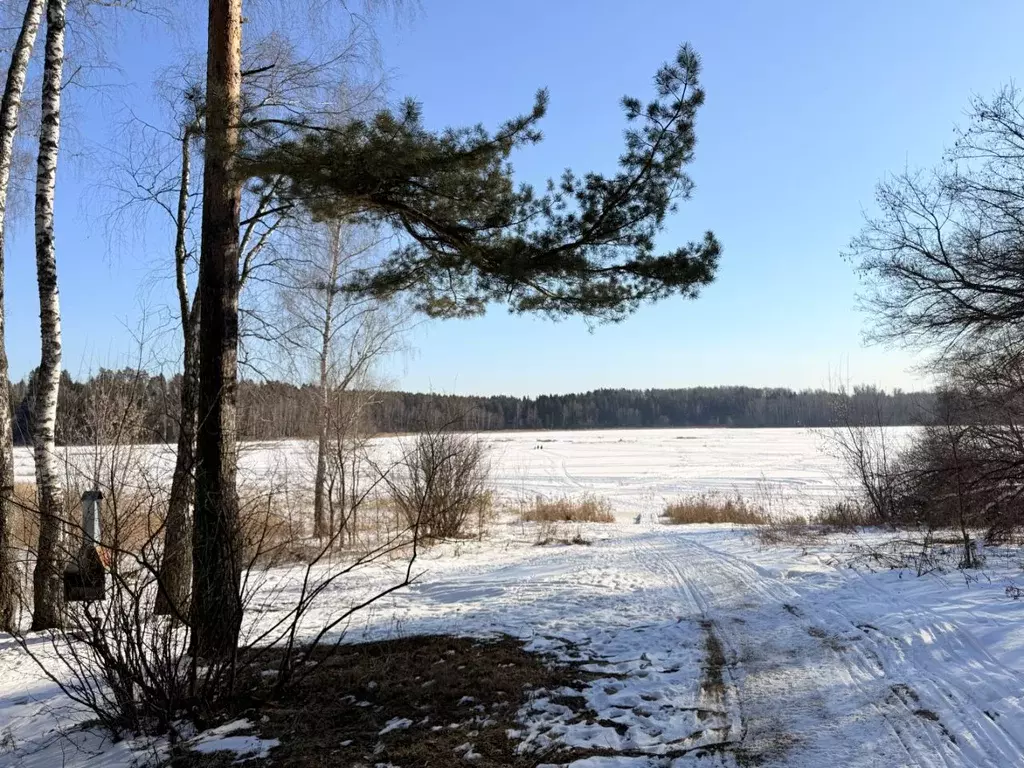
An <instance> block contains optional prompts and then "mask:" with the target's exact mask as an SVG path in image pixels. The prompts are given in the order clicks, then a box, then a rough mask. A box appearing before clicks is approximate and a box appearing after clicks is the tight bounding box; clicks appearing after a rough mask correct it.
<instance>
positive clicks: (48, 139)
mask: <svg viewBox="0 0 1024 768" xmlns="http://www.w3.org/2000/svg"><path fill="white" fill-rule="evenodd" d="M66 10H67V4H66V2H65V0H47V3H46V56H45V61H44V64H43V102H42V109H43V111H42V127H41V130H40V133H39V159H38V163H37V168H36V212H35V220H36V227H35V228H36V272H37V277H38V283H39V321H40V332H41V336H42V357H41V359H40V363H39V374H38V380H39V388H38V390H37V397H36V407H35V429H36V436H35V440H36V444H35V461H36V488H37V498H38V506H39V518H40V519H39V548H38V551H37V554H36V565H35V572H34V574H33V613H32V626H33V628H35V629H49V628H52V627H56V626H60V623H61V621H62V617H61V614H62V611H63V601H64V594H63V572H64V569H63V559H64V538H65V532H64V519H63V518H64V502H63V496H62V493H61V484H60V471H59V467H58V464H57V456H56V452H55V445H56V444H55V438H54V435H55V422H56V418H57V396H58V392H59V388H60V377H61V330H60V300H59V294H58V289H57V253H56V245H55V240H54V227H53V209H54V192H55V190H56V184H57V155H58V153H59V149H60V97H61V88H62V82H61V81H62V78H63V71H64V31H65V12H66Z"/></svg>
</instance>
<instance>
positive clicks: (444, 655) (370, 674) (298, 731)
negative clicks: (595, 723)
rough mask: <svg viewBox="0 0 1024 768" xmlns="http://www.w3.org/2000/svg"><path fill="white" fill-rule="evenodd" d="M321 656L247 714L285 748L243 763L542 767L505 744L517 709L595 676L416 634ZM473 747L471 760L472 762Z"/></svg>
mask: <svg viewBox="0 0 1024 768" xmlns="http://www.w3.org/2000/svg"><path fill="white" fill-rule="evenodd" d="M318 653H322V654H323V656H324V659H323V661H322V663H320V664H319V665H318V666H317V668H316V671H315V672H313V673H312V674H311V675H309V676H308V677H307V678H305V679H304V680H301V681H300V682H299V683H298V685H297V686H296V688H295V689H294V690H291V691H289V692H288V693H286V694H284V697H283V698H282V699H281V700H279V701H276V702H274V703H273V704H269V705H265V706H262V707H260V708H259V709H258V710H257V711H255V712H252V713H250V716H251V719H252V720H253V721H254V722H257V723H259V726H258V727H259V735H260V737H261V738H275V739H279V740H280V742H281V743H280V746H278V747H276V748H275V749H273V750H272V751H271V752H270V756H269V757H268V758H266V759H255V760H250V761H248V762H247V763H246V765H253V766H263V765H276V766H297V767H298V766H302V767H308V768H313V767H314V766H315V767H316V768H319V766H328V765H337V766H359V765H404V766H437V767H439V768H440V767H442V766H452V765H468V764H470V762H469V761H471V764H472V765H474V766H480V767H481V768H498V767H499V766H508V767H509V768H526V766H535V765H537V763H538V762H544V761H543V760H538V757H537V756H535V755H534V756H529V755H518V754H516V750H515V747H516V744H517V742H515V741H513V740H511V739H510V738H509V736H508V731H509V730H510V729H515V728H517V727H518V723H517V721H516V713H517V712H518V710H519V709H520V707H522V706H523V705H524V704H525V703H526V702H527V701H528V700H529V699H530V696H531V694H532V693H533V692H535V691H537V690H540V689H543V690H548V691H555V690H560V689H563V688H565V687H566V686H569V687H578V685H577V684H578V681H580V680H583V679H588V678H590V677H595V676H591V675H587V674H586V673H583V672H581V671H580V670H579V669H577V668H574V667H571V666H565V665H556V664H554V663H552V661H551V659H549V658H547V657H545V656H542V655H538V654H532V653H527V652H526V651H524V650H523V644H522V643H521V642H520V641H518V640H513V639H511V638H503V639H498V640H492V641H482V640H474V639H471V638H460V637H450V636H443V635H441V636H436V635H435V636H419V637H408V638H404V639H399V640H389V641H384V642H374V643H365V644H359V645H344V646H341V647H340V648H338V649H337V650H336V651H334V652H333V653H331V652H330V651H329V650H323V651H320V652H318ZM580 701H581V702H582V699H580ZM406 721H408V724H407V725H406V727H392V728H390V729H387V730H386V732H385V728H386V726H387V725H388V724H389V723H392V724H393V723H395V722H400V723H402V724H403V725H405V723H406ZM467 743H472V745H473V755H471V756H470V757H468V758H465V757H464V754H465V752H466V749H465V746H464V745H466V744H467ZM234 759H236V758H235V756H234V755H229V756H225V755H220V756H217V755H209V756H204V755H197V754H195V753H191V752H186V753H184V754H179V755H178V756H177V757H176V758H175V759H174V760H172V762H171V765H173V766H178V768H182V767H183V766H188V767H189V768H197V767H198V766H203V767H204V768H209V767H210V766H220V765H229V764H230V763H231V761H232V760H234Z"/></svg>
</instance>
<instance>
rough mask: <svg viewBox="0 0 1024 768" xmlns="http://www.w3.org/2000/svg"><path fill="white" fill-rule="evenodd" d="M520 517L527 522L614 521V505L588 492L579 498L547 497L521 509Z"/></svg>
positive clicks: (538, 498)
mask: <svg viewBox="0 0 1024 768" xmlns="http://www.w3.org/2000/svg"><path fill="white" fill-rule="evenodd" d="M519 519H520V520H523V521H524V522H527V523H614V522H615V515H613V514H612V505H611V504H610V503H609V502H608V501H607V500H606V499H599V498H598V497H597V496H594V495H592V494H587V495H585V496H581V497H580V498H578V499H571V498H561V499H545V498H543V497H542V496H538V497H537V498H536V499H534V501H533V504H531V505H530V506H528V507H526V508H525V509H522V510H520V512H519Z"/></svg>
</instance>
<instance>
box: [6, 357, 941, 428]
mask: <svg viewBox="0 0 1024 768" xmlns="http://www.w3.org/2000/svg"><path fill="white" fill-rule="evenodd" d="M34 387H35V383H34V380H33V378H31V377H30V378H29V379H28V380H25V381H22V382H19V383H17V384H14V385H13V388H12V403H13V409H14V432H15V441H16V442H17V443H19V444H22V445H24V444H29V443H31V440H32V410H31V403H32V398H33V391H34ZM179 387H180V377H179V376H173V377H169V378H168V377H165V376H162V375H155V376H151V375H149V374H147V373H145V372H139V371H134V370H130V369H129V370H121V371H110V370H101V371H100V372H99V373H98V374H97V375H95V376H93V377H91V378H89V379H87V380H85V381H75V380H73V379H72V378H71V377H70V376H69V375H68V374H67V373H66V372H65V374H64V379H63V381H62V383H61V389H60V402H59V406H58V418H57V440H58V442H60V443H62V444H74V443H87V442H91V441H92V440H93V439H94V436H95V435H97V434H102V433H106V432H107V429H105V428H104V425H103V424H101V422H111V421H116V420H117V419H119V418H121V416H120V415H119V408H122V407H123V406H122V405H120V404H121V403H124V402H125V401H126V400H127V399H131V400H132V401H133V402H136V403H137V404H138V407H137V408H136V411H137V412H138V413H139V414H140V415H139V416H138V419H139V420H140V421H141V429H139V430H138V431H137V433H138V434H141V435H143V436H145V437H146V439H151V440H153V441H157V442H170V441H173V440H176V439H177V423H178V414H177V404H178V402H179V400H178V389H179ZM128 393H131V397H130V398H128V397H127V396H126V395H127V394H128ZM315 397H316V389H315V388H314V387H312V386H310V385H305V386H301V385H299V386H297V385H295V384H290V383H286V382H281V381H263V382H254V381H242V382H240V384H239V404H240V408H239V431H240V434H241V435H242V437H243V438H245V439H250V440H270V439H277V438H305V437H310V436H313V435H315V434H316V429H317V424H316V421H315V418H316V413H317V410H316V408H314V407H312V406H313V403H314V402H315V400H314V398H315ZM932 401H933V395H932V394H930V393H927V392H902V391H899V390H897V391H894V392H885V391H883V390H879V389H876V388H874V387H857V388H855V389H854V390H853V392H852V393H851V394H849V395H846V396H842V395H837V394H836V393H834V392H828V391H825V390H804V391H799V392H796V391H793V390H790V389H779V388H768V389H761V388H756V387H690V388H686V389H643V390H640V389H598V390H595V391H593V392H584V393H580V394H565V395H541V396H540V397H508V396H501V395H497V396H489V397H470V396H461V395H458V396H457V395H437V394H423V393H409V392H380V393H374V395H373V397H372V400H371V405H370V406H369V407H368V408H367V409H366V412H365V420H366V422H367V423H366V427H367V429H369V430H371V431H375V432H380V433H388V432H414V431H416V430H420V429H423V428H424V427H428V426H438V425H441V424H449V423H456V424H458V425H459V427H460V428H464V429H468V430H474V431H488V430H499V429H597V428H605V429H607V428H617V427H826V426H830V425H832V424H834V423H836V420H837V418H845V417H846V415H849V417H850V418H852V419H853V420H857V421H860V422H863V423H871V424H875V423H879V422H881V423H884V424H887V425H893V426H896V425H910V424H920V423H923V422H926V421H927V417H928V413H929V411H930V409H931V406H932Z"/></svg>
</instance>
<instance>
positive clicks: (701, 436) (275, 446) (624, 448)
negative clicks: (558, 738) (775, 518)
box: [16, 428, 913, 520]
mask: <svg viewBox="0 0 1024 768" xmlns="http://www.w3.org/2000/svg"><path fill="white" fill-rule="evenodd" d="M912 431H913V428H894V429H891V430H889V434H890V435H891V436H892V437H893V439H894V440H895V441H896V442H899V441H901V440H904V439H906V437H907V436H909V435H910V434H911V433H912ZM827 434H828V431H827V430H809V429H637V430H622V429H613V430H579V431H565V432H486V433H483V434H481V435H480V437H481V439H482V440H484V441H485V443H486V444H487V445H488V446H489V447H490V449H491V463H492V469H493V484H494V488H495V490H496V491H497V493H498V495H499V496H500V497H502V498H503V499H506V500H509V501H516V500H520V499H532V498H533V497H534V496H536V495H538V494H540V495H544V496H548V497H557V496H574V495H580V494H583V493H594V494H597V495H598V496H600V497H602V498H604V499H607V500H608V501H610V502H611V504H612V505H613V507H614V509H615V512H616V515H617V516H619V517H620V519H622V520H626V519H631V518H633V517H635V516H636V515H637V514H641V515H643V516H644V517H648V516H654V515H657V514H658V513H659V512H660V511H661V510H662V509H664V507H665V504H666V503H667V502H668V501H671V500H673V499H677V498H680V497H683V496H690V495H694V494H700V493H705V492H711V493H719V494H723V495H730V496H731V495H736V494H739V495H741V496H743V497H744V498H745V499H747V500H748V501H751V502H755V503H760V504H764V505H768V504H770V505H771V507H772V511H773V512H778V513H790V514H807V513H811V512H815V511H817V509H818V508H819V507H820V506H821V504H822V503H824V502H826V501H828V500H830V499H834V498H836V497H837V496H840V495H842V494H843V493H844V492H845V491H846V490H847V489H848V488H849V486H850V480H849V478H848V476H847V474H846V472H845V469H844V467H843V466H842V464H841V462H839V461H838V460H836V458H834V457H833V456H831V455H830V453H829V450H828V446H827V442H828V440H827ZM407 439H408V438H401V437H390V438H381V439H380V440H378V441H377V447H378V449H379V450H381V451H382V452H385V453H392V454H394V453H396V452H397V451H399V450H400V448H401V445H402V443H403V441H405V440H407ZM61 450H62V452H63V454H64V455H65V456H66V457H67V459H68V462H69V463H70V464H71V465H72V466H73V467H74V468H75V470H77V471H80V472H82V473H84V474H85V475H88V472H89V467H90V466H91V464H92V458H93V453H94V452H93V451H92V449H89V448H84V447H74V448H67V449H61ZM136 453H137V457H136V461H137V463H138V465H139V467H140V468H142V469H143V470H144V471H146V472H149V473H155V474H157V475H159V474H163V475H165V476H169V473H170V470H171V468H172V467H173V463H174V454H173V447H171V446H159V445H152V446H140V447H139V448H138V449H137V450H136ZM16 463H17V476H18V480H19V481H25V482H31V481H32V480H33V465H32V455H31V451H30V450H29V449H27V448H19V449H17V451H16ZM240 464H241V476H240V481H241V482H243V483H244V482H250V483H265V482H270V481H272V480H274V479H282V478H286V477H287V478H288V481H289V484H290V485H291V487H301V486H302V485H304V484H305V485H308V484H309V482H310V480H311V478H312V472H313V467H314V465H315V462H314V460H313V445H312V444H311V443H309V442H306V441H297V440H291V441H276V442H260V443H246V444H244V445H243V448H242V451H241V458H240ZM72 474H74V471H73V472H72Z"/></svg>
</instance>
